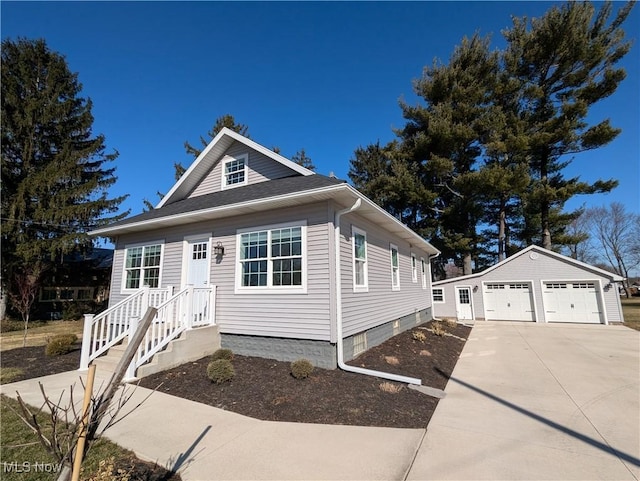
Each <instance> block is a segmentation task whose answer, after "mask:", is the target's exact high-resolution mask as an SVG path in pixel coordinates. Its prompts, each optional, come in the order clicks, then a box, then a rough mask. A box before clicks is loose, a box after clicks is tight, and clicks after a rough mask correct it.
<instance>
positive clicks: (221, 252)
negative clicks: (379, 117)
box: [92, 129, 438, 368]
mask: <svg viewBox="0 0 640 481" xmlns="http://www.w3.org/2000/svg"><path fill="white" fill-rule="evenodd" d="M349 208H350V209H351V210H350V211H349V212H346V209H349ZM336 219H339V226H338V225H336V224H335V221H336ZM92 235H95V236H109V237H112V238H114V239H115V244H116V251H115V255H114V261H113V273H112V281H111V300H110V305H111V306H112V308H115V306H121V305H123V304H122V303H126V302H128V301H127V300H128V299H132V298H134V297H135V296H136V295H137V294H136V293H138V292H139V291H140V290H141V289H143V288H145V286H148V287H149V288H150V289H151V290H154V289H155V290H159V291H162V292H164V291H166V292H168V294H166V295H167V296H171V295H174V296H176V295H178V294H175V293H178V292H180V293H186V292H188V288H189V286H196V287H198V286H199V287H201V288H202V289H209V290H213V291H212V292H215V296H214V297H212V299H214V301H201V302H204V304H202V305H200V307H198V309H200V310H199V311H198V312H200V313H201V318H203V317H202V316H206V317H207V319H211V320H212V321H211V322H213V319H215V325H216V326H217V328H218V330H219V333H220V335H221V344H222V346H223V347H229V348H231V349H233V350H234V352H236V353H238V354H248V355H257V356H263V357H269V358H274V359H280V360H293V359H297V358H300V357H307V358H309V359H312V360H313V361H314V363H315V364H316V365H319V366H324V367H331V368H333V367H335V366H336V363H337V361H336V343H337V342H338V341H341V342H343V343H344V358H345V360H348V359H350V358H352V357H353V356H354V355H357V354H358V353H359V352H360V351H362V350H363V349H367V348H369V347H372V346H374V345H376V344H379V343H380V342H382V341H384V340H385V339H387V338H389V337H391V336H392V335H394V334H396V333H398V332H400V331H401V330H404V329H407V328H409V327H412V326H414V325H416V324H417V323H421V322H424V321H427V320H430V319H431V318H432V313H431V310H432V305H431V283H430V282H431V276H430V258H431V257H433V256H434V255H437V254H438V251H437V250H436V249H435V248H434V247H433V246H432V245H431V244H429V243H428V242H426V241H425V240H424V239H423V238H421V237H420V236H419V235H417V234H416V233H415V232H413V231H411V230H410V229H409V228H407V227H406V226H405V225H403V224H401V223H400V222H399V221H398V220H396V219H395V218H394V217H392V216H391V215H389V214H388V213H386V212H385V211H383V210H382V209H381V208H380V207H378V206H377V205H375V204H374V203H373V202H372V201H370V200H369V199H367V198H366V197H364V196H363V195H362V194H360V193H359V192H358V191H356V190H355V189H354V188H353V187H351V186H350V185H348V184H347V183H346V182H344V181H341V180H338V179H335V178H332V177H325V176H322V175H319V174H315V173H314V172H311V171H309V170H307V169H305V168H303V167H301V166H299V165H297V164H295V163H293V162H291V161H289V160H288V159H285V158H284V157H282V156H280V155H278V154H276V153H274V152H272V151H271V150H269V149H267V148H265V147H263V146H261V145H259V144H257V143H255V142H254V141H252V140H250V139H247V138H245V137H243V136H241V135H239V134H237V133H235V132H233V131H231V130H228V129H223V130H222V131H221V132H220V133H219V134H218V135H217V136H216V137H215V138H214V139H213V140H212V142H211V143H210V144H209V145H208V146H207V147H206V148H205V150H204V151H203V152H202V154H200V156H199V157H198V158H197V159H196V160H195V161H194V163H193V164H192V165H191V166H190V167H189V169H187V171H186V172H185V174H184V175H183V176H182V177H181V178H180V180H178V182H177V183H176V184H175V185H174V186H173V188H172V189H171V190H170V191H169V193H168V194H167V195H166V196H165V197H164V198H163V199H162V201H161V202H160V203H159V204H158V206H157V207H156V208H155V209H153V210H151V211H149V212H146V213H143V214H140V215H137V216H133V217H130V218H128V219H125V220H122V221H120V222H117V223H114V224H113V225H110V226H107V227H104V228H101V229H98V230H96V231H94V232H92ZM338 235H339V237H337V242H336V236H338ZM336 246H338V248H337V249H336ZM338 272H339V273H340V274H339V278H338ZM172 293H173V294H172ZM184 295H186V294H184ZM162 296H164V294H163V295H162ZM162 296H160V297H159V299H160V298H161V299H162V302H170V300H167V299H166V298H165V297H166V296H165V297H162ZM211 304H213V305H211ZM189 309H196V308H195V307H190V308H189ZM196 311H197V309H196ZM194 312H195V311H194ZM189 313H190V314H189V316H191V317H193V318H196V319H197V318H198V317H197V316H195V317H194V315H193V313H192V312H191V311H189ZM338 320H340V321H341V322H338Z"/></svg>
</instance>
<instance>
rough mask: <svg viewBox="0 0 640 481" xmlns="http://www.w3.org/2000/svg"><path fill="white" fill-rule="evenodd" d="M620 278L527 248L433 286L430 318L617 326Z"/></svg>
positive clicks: (619, 311) (619, 313) (620, 309)
mask: <svg viewBox="0 0 640 481" xmlns="http://www.w3.org/2000/svg"><path fill="white" fill-rule="evenodd" d="M622 280H623V278H622V277H620V276H618V275H616V274H613V273H611V272H607V271H605V270H602V269H599V268H597V267H594V266H591V265H588V264H585V263H583V262H580V261H577V260H575V259H572V258H570V257H566V256H563V255H560V254H557V253H555V252H552V251H549V250H546V249H543V248H542V247H538V246H529V247H527V248H526V249H523V250H521V251H520V252H518V253H517V254H515V255H513V256H511V257H509V258H508V259H505V260H504V261H502V262H499V263H498V264H496V265H494V266H493V267H490V268H489V269H486V270H485V271H483V272H480V273H477V274H472V275H468V276H463V277H456V278H453V279H446V280H444V281H438V282H434V283H433V303H434V316H435V317H452V318H457V319H460V320H471V319H486V320H512V321H535V322H581V323H601V324H608V323H609V322H622V321H623V316H622V306H621V304H620V297H619V296H618V288H617V287H616V285H615V284H616V283H618V282H621V281H622Z"/></svg>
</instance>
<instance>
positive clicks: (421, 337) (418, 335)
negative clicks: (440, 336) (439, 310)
mask: <svg viewBox="0 0 640 481" xmlns="http://www.w3.org/2000/svg"><path fill="white" fill-rule="evenodd" d="M411 337H413V339H415V340H416V341H420V342H424V341H426V340H427V336H426V334H425V333H424V332H422V331H413V332H412V333H411Z"/></svg>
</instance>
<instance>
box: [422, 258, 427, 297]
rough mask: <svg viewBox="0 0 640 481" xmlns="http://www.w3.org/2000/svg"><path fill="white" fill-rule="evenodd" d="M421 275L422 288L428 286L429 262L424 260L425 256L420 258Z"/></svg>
mask: <svg viewBox="0 0 640 481" xmlns="http://www.w3.org/2000/svg"><path fill="white" fill-rule="evenodd" d="M420 275H421V277H422V288H423V289H426V288H427V263H426V262H425V260H424V257H421V258H420Z"/></svg>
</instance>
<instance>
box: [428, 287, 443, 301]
mask: <svg viewBox="0 0 640 481" xmlns="http://www.w3.org/2000/svg"><path fill="white" fill-rule="evenodd" d="M436 289H438V290H441V291H442V300H441V301H436V299H435V297H434V295H433V291H435V290H436ZM444 291H445V289H444V287H432V288H431V300H432V301H433V303H434V304H444V303H445V301H446V299H445V297H444V296H445V294H444Z"/></svg>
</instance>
